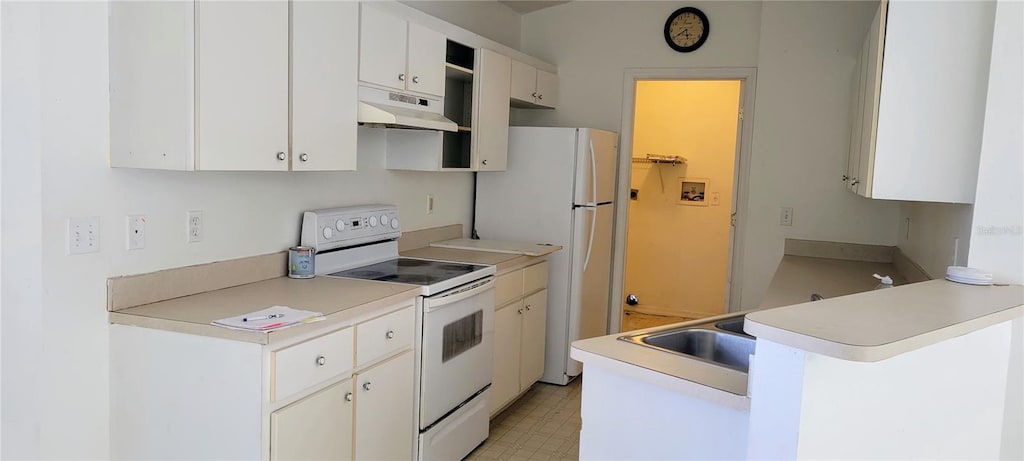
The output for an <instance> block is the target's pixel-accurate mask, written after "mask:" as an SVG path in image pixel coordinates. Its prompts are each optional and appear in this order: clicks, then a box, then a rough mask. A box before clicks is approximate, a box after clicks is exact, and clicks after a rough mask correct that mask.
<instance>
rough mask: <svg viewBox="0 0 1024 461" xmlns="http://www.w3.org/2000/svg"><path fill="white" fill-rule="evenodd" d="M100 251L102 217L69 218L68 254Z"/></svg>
mask: <svg viewBox="0 0 1024 461" xmlns="http://www.w3.org/2000/svg"><path fill="white" fill-rule="evenodd" d="M98 251H100V218H99V216H90V217H88V218H69V219H68V254H69V255H80V254H85V253H96V252H98Z"/></svg>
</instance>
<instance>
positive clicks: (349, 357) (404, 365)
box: [110, 303, 417, 461]
mask: <svg viewBox="0 0 1024 461" xmlns="http://www.w3.org/2000/svg"><path fill="white" fill-rule="evenodd" d="M414 327H415V315H414V307H413V305H412V304H411V303H409V304H401V305H397V306H393V307H391V308H385V309H380V310H378V311H376V312H375V313H373V314H368V315H366V316H364V317H361V318H357V319H353V321H351V322H347V323H346V324H344V325H333V326H329V327H325V328H322V329H321V330H320V331H311V332H309V333H305V334H302V335H301V336H299V337H296V338H294V339H282V340H280V341H277V340H275V338H274V337H273V335H274V334H275V333H271V337H270V338H269V342H270V344H268V345H262V344H258V343H255V342H246V341H237V340H230V339H223V338H212V337H209V336H201V335H193V334H185V333H177V332H171V331H164V330H156V329H149V328H139V327H134V326H126V325H118V324H115V325H111V330H110V331H111V335H110V347H111V455H112V456H111V457H112V458H113V459H151V458H161V459H262V460H275V461H276V460H314V459H317V460H319V459H331V460H336V459H381V460H411V459H412V458H413V449H414V441H415V439H416V435H417V431H416V420H415V413H414V397H415V387H414V376H413V373H414V369H415V364H414V349H415V348H414V346H413V342H414V338H413V335H412V334H411V332H412V331H413V330H414ZM282 333H283V332H282ZM378 337H379V338H382V339H380V340H378ZM360 340H361V341H360ZM357 345H360V346H364V345H369V346H367V347H363V349H362V350H361V353H360V354H359V355H358V361H356V357H357V354H356V348H357Z"/></svg>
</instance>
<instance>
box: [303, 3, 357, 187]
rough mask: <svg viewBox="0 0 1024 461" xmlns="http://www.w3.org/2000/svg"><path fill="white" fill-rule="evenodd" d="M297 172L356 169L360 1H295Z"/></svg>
mask: <svg viewBox="0 0 1024 461" xmlns="http://www.w3.org/2000/svg"><path fill="white" fill-rule="evenodd" d="M292 23H293V25H294V26H293V28H292V156H291V166H292V169H293V170H297V171H310V170H355V169H356V126H357V124H356V109H357V102H358V88H357V80H358V79H357V72H356V63H357V62H359V58H358V55H359V47H358V45H357V43H358V40H359V34H358V32H357V31H358V29H359V4H358V3H355V2H311V1H301V2H295V3H293V4H292Z"/></svg>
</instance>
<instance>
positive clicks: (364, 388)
mask: <svg viewBox="0 0 1024 461" xmlns="http://www.w3.org/2000/svg"><path fill="white" fill-rule="evenodd" d="M363 390H364V391H366V392H370V382H369V381H367V382H365V383H363Z"/></svg>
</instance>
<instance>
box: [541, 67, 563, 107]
mask: <svg viewBox="0 0 1024 461" xmlns="http://www.w3.org/2000/svg"><path fill="white" fill-rule="evenodd" d="M537 104H539V105H541V106H544V107H552V108H554V107H556V106H558V76H557V75H555V74H552V73H551V72H545V71H543V70H540V69H538V70H537Z"/></svg>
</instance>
